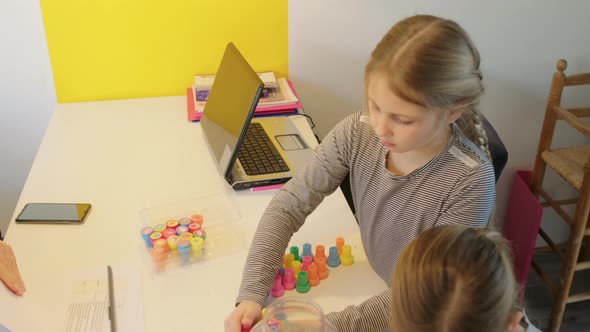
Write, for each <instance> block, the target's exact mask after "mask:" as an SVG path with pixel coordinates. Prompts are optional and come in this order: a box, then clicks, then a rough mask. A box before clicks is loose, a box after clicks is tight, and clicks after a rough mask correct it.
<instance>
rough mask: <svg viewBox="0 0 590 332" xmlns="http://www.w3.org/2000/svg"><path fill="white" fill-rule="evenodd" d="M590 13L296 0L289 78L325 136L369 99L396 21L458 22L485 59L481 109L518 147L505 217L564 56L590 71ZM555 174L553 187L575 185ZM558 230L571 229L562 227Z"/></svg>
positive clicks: (564, 136)
mask: <svg viewBox="0 0 590 332" xmlns="http://www.w3.org/2000/svg"><path fill="white" fill-rule="evenodd" d="M566 4H567V5H566ZM589 12H590V2H588V1H582V0H579V1H567V2H561V3H557V2H553V1H545V0H544V1H534V0H526V1H507V0H500V1H493V2H484V1H468V0H455V1H436V0H430V1H399V0H388V1H385V0H368V1H357V0H337V1H336V0H323V1H312V0H298V1H289V75H290V77H291V79H292V80H293V82H294V84H295V86H296V87H297V90H298V93H299V95H300V97H301V99H302V101H303V103H304V107H305V110H306V112H307V113H308V114H310V115H311V116H312V117H313V119H314V121H315V122H316V124H317V132H318V133H319V134H320V135H321V136H322V137H323V136H324V135H325V134H326V133H327V131H328V130H329V129H330V128H331V127H332V126H333V125H334V124H336V123H337V122H338V121H339V120H341V119H342V118H344V117H345V116H346V115H347V114H350V113H352V112H354V111H355V110H357V109H358V108H359V106H361V105H362V98H363V70H364V65H365V64H366V62H367V60H368V57H369V55H370V52H371V51H372V50H373V48H374V47H375V45H376V44H377V42H378V41H379V40H380V38H381V37H382V36H383V34H384V33H385V32H386V31H387V30H388V29H389V28H390V27H391V25H393V24H394V23H395V22H397V21H398V20H400V19H402V18H404V17H407V16H410V15H414V14H433V15H438V16H443V17H446V18H450V19H453V20H455V21H457V22H458V23H459V24H461V25H462V26H463V27H464V28H465V29H466V30H467V31H468V32H469V33H470V35H471V37H472V39H473V40H474V42H475V44H476V46H477V47H478V49H479V51H480V53H481V56H482V72H483V75H484V83H485V86H486V89H487V93H486V95H485V96H484V97H483V100H482V103H481V109H482V112H483V113H484V114H485V115H486V117H487V118H488V119H489V120H490V122H491V123H492V124H493V125H494V127H495V128H496V130H497V131H498V133H499V135H500V136H501V138H502V140H503V141H504V143H505V144H506V146H507V148H508V150H509V153H510V158H509V159H510V160H509V164H508V165H507V167H506V169H505V171H504V173H503V176H502V178H501V179H500V182H499V184H498V211H497V212H498V216H499V217H500V220H501V219H502V218H503V216H504V210H505V206H506V202H507V199H508V190H509V186H510V184H511V181H512V176H513V174H514V170H515V169H520V168H529V167H532V161H533V159H534V154H535V150H536V145H537V141H538V137H539V134H540V129H541V124H542V121H543V113H544V109H545V101H546V96H547V93H548V90H549V83H550V80H551V75H552V73H553V72H554V71H555V63H556V60H557V59H559V58H565V59H567V60H568V62H569V68H568V71H569V72H572V73H573V72H580V71H588V72H590V34H589V33H588V32H589V31H590V20H588V13H589ZM587 96H588V93H585V94H583V93H582V91H579V90H576V91H573V93H567V94H566V96H565V99H564V100H566V101H568V102H566V104H581V105H584V103H583V102H585V105H589V104H590V98H588V97H587ZM558 132H559V135H560V137H559V138H558V140H557V141H558V144H562V143H563V144H566V143H570V142H576V143H582V142H588V140H587V139H586V138H584V137H583V136H582V135H579V134H577V133H572V132H569V131H568V130H560V131H558ZM550 180H551V181H550V184H551V185H550V187H551V188H550V190H549V191H550V192H551V193H555V192H561V191H564V192H567V188H566V187H565V186H561V185H560V183H559V182H557V181H553V180H555V179H550ZM554 216H555V215H553V214H551V213H547V215H546V217H547V218H553V217H554ZM544 222H545V221H544ZM552 232H553V233H558V234H559V235H560V236H562V237H563V236H565V230H564V229H562V228H557V229H555V230H553V231H552Z"/></svg>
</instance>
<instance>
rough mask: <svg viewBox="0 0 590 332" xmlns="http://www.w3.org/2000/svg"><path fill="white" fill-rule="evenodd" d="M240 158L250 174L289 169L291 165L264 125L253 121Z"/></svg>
mask: <svg viewBox="0 0 590 332" xmlns="http://www.w3.org/2000/svg"><path fill="white" fill-rule="evenodd" d="M238 159H240V163H241V164H242V167H243V168H244V171H246V174H248V175H261V174H270V173H279V172H287V171H289V166H287V163H285V160H284V159H283V157H281V154H280V153H279V151H278V150H277V148H276V147H275V145H274V144H273V142H272V141H271V140H270V138H269V137H268V134H267V133H266V131H264V128H262V125H260V123H257V122H251V123H250V126H249V127H248V131H246V137H245V138H244V143H243V144H242V146H241V147H240V150H239V151H238Z"/></svg>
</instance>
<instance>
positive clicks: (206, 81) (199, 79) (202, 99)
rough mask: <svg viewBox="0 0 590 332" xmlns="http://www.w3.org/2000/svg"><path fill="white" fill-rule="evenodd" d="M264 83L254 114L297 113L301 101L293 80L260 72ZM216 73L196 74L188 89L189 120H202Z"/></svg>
mask: <svg viewBox="0 0 590 332" xmlns="http://www.w3.org/2000/svg"><path fill="white" fill-rule="evenodd" d="M258 76H260V78H261V79H262V82H263V83H264V90H263V92H262V96H261V97H260V100H259V101H258V106H257V107H256V111H255V113H254V116H265V115H278V114H291V113H297V112H298V109H300V108H301V102H300V101H299V98H298V97H297V94H296V92H295V89H294V88H293V84H292V83H291V81H289V80H287V79H286V78H279V79H277V78H276V77H275V75H274V73H273V72H264V73H259V74H258ZM214 80H215V75H196V76H195V82H194V84H193V86H192V87H190V88H188V89H187V93H186V97H187V118H188V121H191V122H196V121H199V120H201V117H202V116H203V110H204V109H205V104H206V103H207V98H208V96H209V92H210V91H211V86H213V81H214Z"/></svg>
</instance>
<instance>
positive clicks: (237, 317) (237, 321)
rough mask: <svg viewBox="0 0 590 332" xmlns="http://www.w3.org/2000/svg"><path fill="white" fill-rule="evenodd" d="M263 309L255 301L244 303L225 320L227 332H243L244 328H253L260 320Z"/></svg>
mask: <svg viewBox="0 0 590 332" xmlns="http://www.w3.org/2000/svg"><path fill="white" fill-rule="evenodd" d="M261 312H262V307H261V306H260V304H258V303H256V302H253V301H242V302H240V304H238V306H237V307H236V308H235V309H234V311H232V313H231V314H230V315H229V316H227V318H226V319H225V332H241V331H242V326H243V327H245V328H251V327H252V326H254V322H255V321H256V320H257V319H259V318H260V313H261Z"/></svg>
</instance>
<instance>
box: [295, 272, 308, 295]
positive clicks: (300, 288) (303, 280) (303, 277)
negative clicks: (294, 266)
mask: <svg viewBox="0 0 590 332" xmlns="http://www.w3.org/2000/svg"><path fill="white" fill-rule="evenodd" d="M295 287H296V289H297V292H298V293H307V292H309V289H310V288H311V285H310V284H309V275H308V274H307V271H301V272H299V278H297V286H295Z"/></svg>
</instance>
